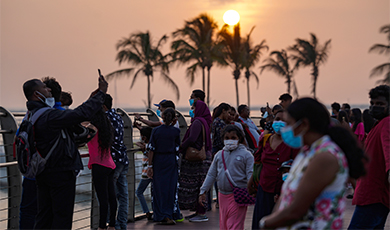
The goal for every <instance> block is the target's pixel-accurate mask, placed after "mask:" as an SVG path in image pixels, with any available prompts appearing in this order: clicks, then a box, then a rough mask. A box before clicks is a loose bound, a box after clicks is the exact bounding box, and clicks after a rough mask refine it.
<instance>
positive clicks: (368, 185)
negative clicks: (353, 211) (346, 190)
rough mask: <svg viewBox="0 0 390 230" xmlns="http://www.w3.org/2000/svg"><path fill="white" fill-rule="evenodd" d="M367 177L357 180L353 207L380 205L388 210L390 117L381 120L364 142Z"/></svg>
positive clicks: (389, 205)
mask: <svg viewBox="0 0 390 230" xmlns="http://www.w3.org/2000/svg"><path fill="white" fill-rule="evenodd" d="M365 146H366V154H367V155H368V157H369V159H370V160H369V162H368V163H367V167H366V169H367V175H366V176H364V177H362V178H359V179H358V180H357V182H356V189H355V193H354V195H353V200H352V204H353V205H369V204H375V203H381V204H383V205H385V206H386V207H388V208H390V203H389V186H390V185H389V181H388V177H387V175H388V174H387V172H388V171H389V170H390V116H387V117H386V118H383V119H382V120H381V121H380V122H379V123H377V124H376V125H375V126H374V127H373V128H372V129H371V131H370V133H368V135H367V138H366V142H365Z"/></svg>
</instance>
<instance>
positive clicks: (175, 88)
mask: <svg viewBox="0 0 390 230" xmlns="http://www.w3.org/2000/svg"><path fill="white" fill-rule="evenodd" d="M161 77H162V79H163V80H164V81H165V82H166V83H167V84H168V86H169V87H171V88H172V89H173V91H174V93H175V94H176V99H177V100H179V99H180V91H179V87H178V86H177V85H176V83H175V82H174V81H173V80H172V79H171V78H170V77H169V76H168V74H167V73H165V72H163V71H161Z"/></svg>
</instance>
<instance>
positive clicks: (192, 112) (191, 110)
mask: <svg viewBox="0 0 390 230" xmlns="http://www.w3.org/2000/svg"><path fill="white" fill-rule="evenodd" d="M190 117H191V118H194V117H195V113H194V110H193V109H190Z"/></svg>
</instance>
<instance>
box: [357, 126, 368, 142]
mask: <svg viewBox="0 0 390 230" xmlns="http://www.w3.org/2000/svg"><path fill="white" fill-rule="evenodd" d="M355 134H356V136H357V138H358V140H359V141H360V142H362V143H363V141H364V136H365V135H366V132H364V125H363V122H360V123H359V124H358V125H357V126H356V130H355Z"/></svg>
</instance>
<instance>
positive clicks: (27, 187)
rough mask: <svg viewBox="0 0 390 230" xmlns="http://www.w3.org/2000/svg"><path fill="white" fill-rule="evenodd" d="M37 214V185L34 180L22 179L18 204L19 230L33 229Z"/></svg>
mask: <svg viewBox="0 0 390 230" xmlns="http://www.w3.org/2000/svg"><path fill="white" fill-rule="evenodd" d="M37 212H38V204H37V184H36V183H35V179H28V178H25V177H24V178H23V184H22V200H21V202H20V213H19V229H33V228H34V224H35V217H36V215H37Z"/></svg>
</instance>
